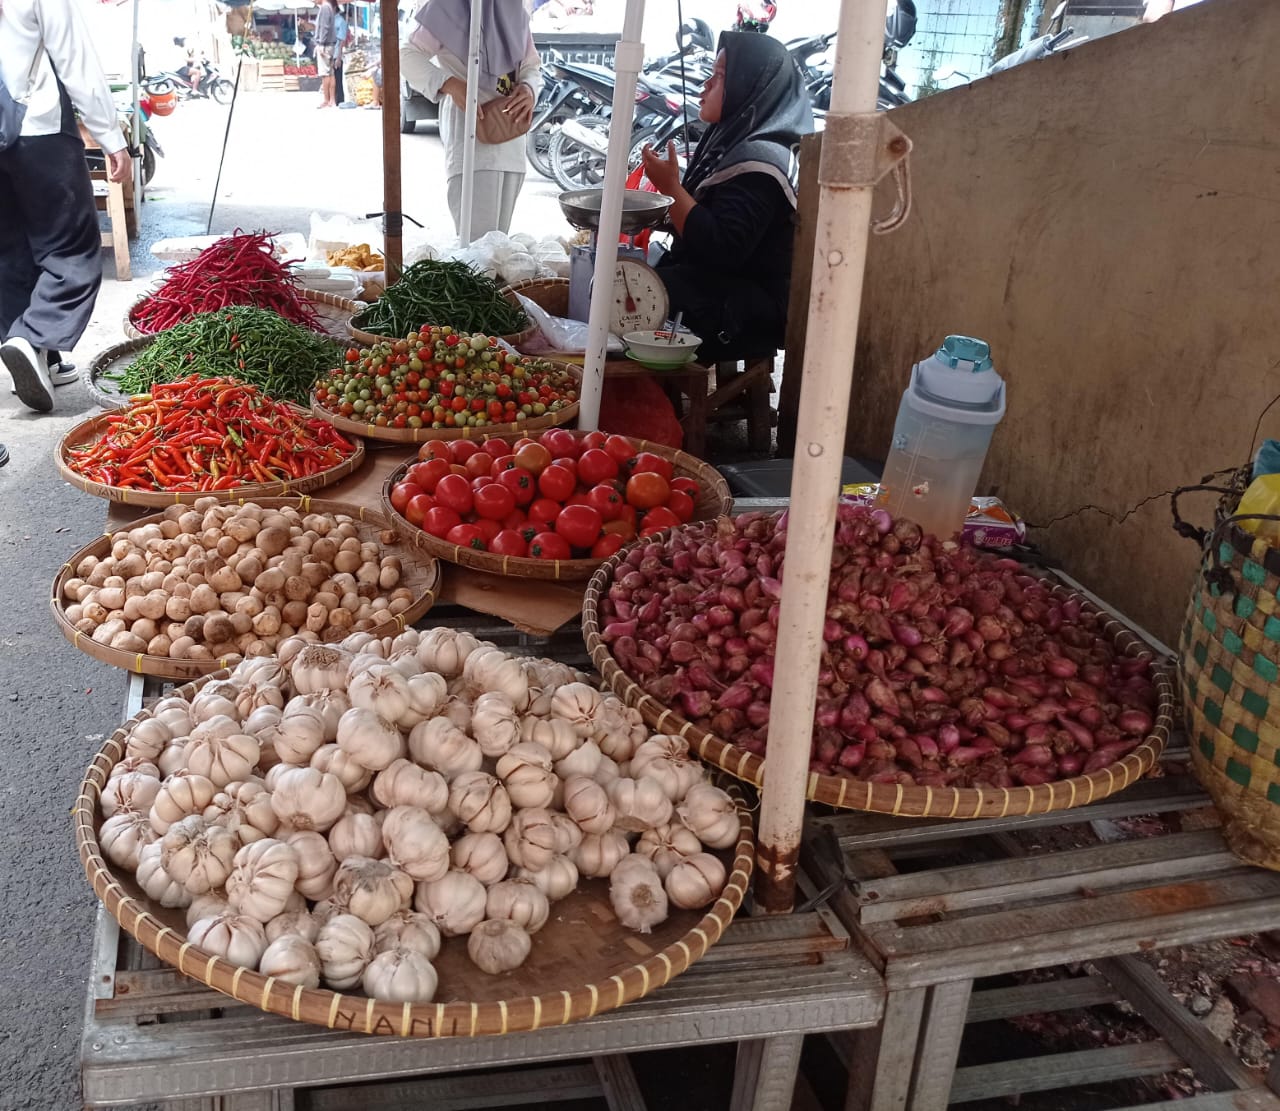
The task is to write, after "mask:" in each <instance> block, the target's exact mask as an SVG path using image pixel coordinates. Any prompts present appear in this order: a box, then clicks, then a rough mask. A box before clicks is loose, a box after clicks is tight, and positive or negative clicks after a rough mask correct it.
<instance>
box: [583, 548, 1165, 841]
mask: <svg viewBox="0 0 1280 1111" xmlns="http://www.w3.org/2000/svg"><path fill="white" fill-rule="evenodd" d="M626 555H627V552H626V550H625V549H624V550H623V551H621V552H619V553H618V554H617V555H615V556H613V557H612V558H611V559H609V560H608V561H607V562H606V563H605V564H604V566H602V567H601V568H600V570H599V571H597V572H596V573H595V575H594V576H593V577H592V579H591V583H590V585H588V587H587V594H586V598H585V600H584V602H583V608H582V631H583V635H584V637H585V639H586V643H587V650H588V652H590V654H591V661H592V663H594V664H595V666H596V670H597V671H599V672H600V674H601V675H602V676H604V679H605V681H606V682H607V683H608V684H609V686H610V687H611V688H612V689H613V691H614V693H616V694H617V695H618V697H619V698H621V699H622V700H623V701H624V702H626V703H627V704H628V705H629V706H634V707H636V708H637V709H638V710H639V711H640V713H641V714H642V715H643V717H644V720H645V721H646V722H647V723H648V724H649V726H650V727H651V728H652V729H654V730H655V731H657V732H660V733H674V734H676V735H678V736H680V737H683V738H684V739H685V740H686V741H688V742H689V747H690V749H692V750H693V751H694V752H696V753H697V754H698V756H700V757H701V758H702V759H703V760H705V761H707V762H708V763H711V764H715V765H716V766H717V767H720V768H723V769H724V770H725V771H727V772H728V773H729V774H730V775H732V776H735V777H737V778H738V779H742V780H745V781H746V782H748V783H754V784H755V785H756V786H760V785H762V784H763V782H764V768H765V761H764V759H763V758H762V757H759V756H756V755H755V754H754V753H750V752H747V751H746V750H745V749H741V748H737V747H736V746H734V745H733V744H731V743H729V742H727V741H725V740H722V739H721V738H720V737H717V736H716V735H715V734H714V733H708V732H707V731H706V730H704V729H701V728H699V727H698V726H696V725H694V724H693V723H692V722H690V721H687V720H686V719H685V718H684V717H683V716H682V715H681V714H679V713H677V712H676V711H675V710H672V709H671V708H669V707H667V706H665V705H663V704H662V703H661V702H659V701H658V700H657V699H655V698H653V697H652V696H651V695H649V694H647V693H646V692H645V691H644V689H643V688H642V687H641V686H640V685H639V684H638V683H635V682H634V681H633V680H632V679H631V678H630V677H629V676H628V675H627V674H626V673H625V672H624V671H623V670H622V668H621V667H620V666H619V665H618V662H617V661H616V660H615V659H614V658H613V655H612V654H611V653H610V651H609V647H608V645H606V644H605V643H604V641H603V640H602V639H601V637H600V623H599V603H600V597H601V595H602V594H604V593H605V592H606V591H607V590H608V589H609V586H610V584H611V583H612V582H613V572H614V570H615V569H616V567H617V566H618V564H619V563H620V562H621V561H622V560H623V559H625V558H626ZM1054 592H1055V593H1056V594H1057V595H1058V596H1059V597H1060V598H1061V599H1062V600H1066V599H1067V598H1075V599H1076V600H1077V601H1079V602H1080V603H1081V608H1082V610H1086V611H1090V612H1093V613H1100V614H1101V616H1102V617H1103V618H1104V624H1103V635H1104V636H1106V637H1107V638H1108V639H1109V640H1110V641H1111V643H1112V645H1113V646H1114V647H1115V648H1116V649H1117V651H1119V652H1121V653H1122V654H1124V655H1126V656H1140V655H1150V648H1149V647H1148V646H1147V644H1146V643H1145V642H1144V641H1142V640H1140V639H1139V638H1138V637H1137V636H1136V635H1135V634H1134V633H1132V632H1131V631H1130V630H1129V629H1128V628H1127V627H1126V626H1125V625H1123V624H1122V623H1121V622H1119V621H1117V620H1115V619H1114V618H1113V617H1111V616H1110V615H1109V614H1106V613H1102V611H1099V610H1098V609H1097V607H1096V606H1093V605H1091V604H1090V603H1089V601H1088V600H1087V599H1086V598H1084V597H1082V596H1080V595H1077V594H1075V593H1074V592H1073V591H1070V590H1067V589H1065V588H1063V587H1055V588H1054ZM1153 673H1154V682H1155V687H1156V692H1157V697H1158V704H1157V708H1156V712H1155V714H1154V715H1153V717H1154V722H1155V724H1154V726H1153V728H1152V731H1151V733H1150V734H1149V735H1148V736H1147V737H1146V738H1145V739H1144V740H1143V742H1142V743H1141V744H1140V745H1139V746H1138V747H1137V748H1135V749H1134V750H1133V751H1132V752H1130V753H1128V754H1126V755H1125V756H1124V757H1123V758H1122V759H1120V760H1119V761H1117V762H1116V763H1114V764H1112V765H1110V766H1109V767H1106V768H1103V769H1102V770H1101V771H1096V772H1092V773H1090V774H1089V775H1078V776H1073V777H1072V778H1070V779H1062V780H1058V781H1057V782H1055V783H1046V784H1042V785H1041V786H1038V787H905V786H903V785H901V784H893V783H868V782H866V781H864V780H859V779H845V778H843V777H840V776H833V775H819V774H818V773H816V772H810V773H809V778H808V781H807V782H806V784H805V797H806V798H808V799H811V800H812V801H814V802H821V803H826V804H827V805H828V806H835V807H840V808H843V809H848V810H869V811H873V812H875V813H879V814H893V815H895V816H896V817H903V818H994V817H1000V818H1003V817H1005V816H1007V815H1010V814H1044V813H1048V812H1049V811H1051V810H1067V809H1069V808H1071V807H1073V806H1085V805H1087V804H1088V803H1091V802H1095V801H1097V800H1098V799H1103V798H1106V797H1107V796H1108V795H1112V794H1115V793H1116V792H1117V791H1122V790H1124V788H1126V787H1128V786H1129V785H1130V784H1132V783H1135V782H1137V780H1139V779H1141V778H1142V776H1144V775H1145V774H1146V773H1147V772H1148V771H1149V770H1150V769H1151V767H1152V765H1153V764H1155V762H1156V760H1157V759H1159V757H1160V753H1161V752H1163V751H1164V746H1165V744H1166V742H1167V741H1168V739H1169V730H1170V728H1171V727H1172V725H1173V718H1174V708H1175V706H1176V704H1177V703H1176V699H1175V695H1174V687H1173V680H1172V677H1171V675H1170V673H1169V671H1168V670H1167V669H1165V668H1164V667H1154V668H1153Z"/></svg>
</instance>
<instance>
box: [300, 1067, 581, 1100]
mask: <svg viewBox="0 0 1280 1111" xmlns="http://www.w3.org/2000/svg"><path fill="white" fill-rule="evenodd" d="M600 1090H601V1088H600V1080H599V1078H598V1075H597V1072H596V1069H595V1068H593V1067H592V1065H590V1064H582V1065H558V1066H554V1067H551V1068H528V1069H517V1070H513V1071H510V1072H497V1073H471V1074H469V1075H460V1076H441V1077H433V1078H431V1079H429V1080H403V1081H396V1082H392V1083H388V1084H360V1085H355V1086H352V1087H349V1088H334V1089H329V1090H317V1091H313V1092H310V1093H308V1097H307V1107H308V1109H309V1111H410V1109H411V1108H420V1107H430V1108H431V1109H432V1111H471V1109H479V1108H486V1107H529V1106H533V1105H535V1104H538V1103H542V1102H549V1101H551V1100H574V1099H596V1098H599V1096H600Z"/></svg>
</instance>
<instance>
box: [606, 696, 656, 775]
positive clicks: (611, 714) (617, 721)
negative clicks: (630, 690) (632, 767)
mask: <svg viewBox="0 0 1280 1111" xmlns="http://www.w3.org/2000/svg"><path fill="white" fill-rule="evenodd" d="M592 737H594V738H595V741H596V743H597V744H598V745H599V746H600V751H601V752H603V753H604V754H605V755H606V756H607V757H609V759H610V760H613V761H616V762H617V763H619V764H625V763H626V762H627V761H628V760H630V759H631V757H632V756H634V755H635V751H636V749H637V748H639V747H640V745H642V744H643V743H644V742H645V741H646V740H647V739H648V737H649V731H648V729H646V728H645V724H644V718H643V717H641V715H640V711H639V710H637V709H636V708H635V707H634V706H627V705H626V704H625V703H623V701H622V700H621V699H620V698H615V697H614V696H613V695H605V696H604V697H603V698H602V699H601V700H600V705H599V707H598V708H597V709H596V715H595V732H594V733H593V734H592Z"/></svg>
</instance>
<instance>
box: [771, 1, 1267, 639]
mask: <svg viewBox="0 0 1280 1111" xmlns="http://www.w3.org/2000/svg"><path fill="white" fill-rule="evenodd" d="M1277 57H1280V3H1274V2H1272V0H1213V2H1212V3H1206V4H1204V5H1202V6H1199V7H1196V8H1192V9H1189V10H1187V11H1185V12H1180V13H1178V14H1177V15H1176V16H1171V17H1169V18H1167V19H1165V20H1162V21H1160V22H1159V23H1156V24H1153V25H1148V26H1140V27H1136V28H1134V29H1132V30H1129V31H1125V32H1123V33H1120V34H1117V35H1112V36H1110V37H1108V38H1105V39H1102V40H1099V41H1096V42H1091V43H1087V44H1085V45H1083V46H1082V47H1080V48H1079V49H1077V50H1074V51H1071V52H1069V53H1068V54H1066V55H1064V56H1061V57H1056V58H1050V59H1047V60H1044V61H1039V62H1035V63H1031V64H1029V65H1025V66H1022V67H1020V68H1018V69H1014V70H1011V71H1009V72H1007V73H1002V74H999V75H997V76H996V77H994V78H990V79H987V80H983V81H979V82H977V83H975V84H973V85H971V86H967V87H964V88H961V89H957V90H953V91H950V92H947V93H941V94H938V95H936V96H933V97H930V98H929V99H928V100H926V101H923V102H920V103H917V104H911V105H907V106H906V107H904V108H899V109H896V110H895V111H894V113H893V116H894V120H895V122H896V123H897V124H898V125H899V126H900V127H902V128H903V130H904V131H906V132H907V134H908V135H910V136H911V137H912V139H913V140H914V142H915V144H916V146H915V154H914V155H913V158H912V174H913V178H914V183H915V193H916V200H915V208H914V212H913V214H912V217H911V220H910V221H909V222H908V224H907V225H906V226H905V227H904V228H903V229H902V230H900V231H899V232H897V233H896V234H894V235H891V236H887V237H883V238H876V239H875V240H874V242H873V244H872V248H871V253H870V258H869V261H868V266H867V283H866V292H865V295H864V301H863V306H862V324H861V329H860V336H859V342H858V349H857V352H856V367H857V370H856V372H855V383H854V389H853V396H854V401H853V404H852V407H851V411H850V414H849V430H848V442H847V447H848V454H850V455H859V456H868V457H879V458H883V457H884V454H885V451H886V449H887V446H888V442H889V436H890V431H891V428H892V424H893V417H894V413H895V411H896V407H897V404H898V399H899V396H900V394H901V391H902V389H903V387H904V386H905V384H906V381H907V378H908V374H909V368H910V366H911V363H912V362H913V361H914V360H915V359H917V358H919V357H920V356H922V355H923V354H925V353H926V352H928V351H929V350H931V349H932V348H933V347H935V346H936V345H937V343H938V342H939V340H940V339H941V338H942V337H943V336H944V335H945V334H947V333H948V332H966V333H969V334H971V335H977V336H981V337H983V338H985V339H987V340H988V341H989V342H990V343H991V346H992V350H993V352H994V356H995V359H996V363H997V366H998V367H999V369H1000V370H1001V371H1002V373H1003V374H1004V376H1005V378H1006V380H1007V381H1008V383H1009V409H1008V415H1007V416H1006V418H1005V421H1004V423H1003V425H1002V426H1001V427H1000V428H999V430H998V431H997V433H996V437H995V440H994V443H993V445H992V449H991V454H990V456H989V458H988V463H987V468H986V471H985V473H984V476H983V483H982V487H981V488H980V489H981V490H985V491H986V492H994V493H997V494H999V495H1000V496H1002V497H1004V498H1005V499H1006V500H1007V501H1008V503H1009V504H1010V505H1012V506H1013V507H1015V508H1016V509H1018V510H1019V511H1021V512H1022V513H1023V514H1024V515H1025V516H1026V517H1027V518H1028V519H1029V520H1030V521H1033V522H1038V523H1047V522H1051V521H1054V520H1055V519H1056V518H1059V517H1061V516H1063V515H1067V514H1070V513H1071V512H1072V511H1073V510H1076V509H1077V508H1078V507H1081V506H1084V505H1093V506H1096V507H1098V508H1097V509H1096V510H1089V511H1086V512H1084V513H1081V514H1077V515H1074V516H1070V517H1067V518H1066V519H1065V520H1061V521H1058V522H1057V523H1054V524H1051V525H1050V526H1049V527H1047V528H1043V529H1040V530H1038V531H1036V532H1035V533H1034V539H1035V540H1036V541H1037V542H1038V543H1039V544H1040V545H1041V546H1042V547H1043V548H1044V549H1045V550H1046V551H1047V552H1048V553H1049V554H1050V556H1052V557H1054V558H1056V559H1058V560H1060V561H1061V563H1062V564H1063V565H1064V566H1065V567H1066V568H1067V569H1068V570H1070V571H1071V572H1073V573H1075V574H1077V575H1078V576H1080V577H1081V578H1082V579H1083V580H1084V581H1085V582H1086V583H1087V584H1089V585H1090V586H1091V587H1093V588H1095V589H1097V590H1098V591H1099V592H1100V593H1101V594H1103V595H1104V596H1105V597H1107V598H1108V599H1109V600H1111V601H1113V602H1114V603H1115V604H1117V605H1119V606H1121V607H1123V608H1124V609H1125V610H1126V611H1127V612H1128V613H1130V614H1131V615H1133V616H1134V617H1135V618H1137V619H1138V620H1140V621H1141V622H1143V623H1145V624H1146V625H1147V627H1148V628H1150V629H1151V630H1152V631H1153V632H1156V633H1158V634H1160V635H1162V636H1164V637H1165V638H1167V639H1173V638H1175V637H1176V630H1177V628H1178V626H1179V624H1180V620H1181V615H1182V611H1183V607H1184V603H1185V598H1186V595H1187V591H1188V588H1189V585H1190V578H1191V574H1192V571H1193V568H1194V566H1195V562H1196V553H1195V551H1194V549H1193V547H1192V545H1191V544H1190V543H1189V542H1188V541H1185V540H1180V539H1178V538H1177V537H1176V536H1175V535H1174V534H1173V532H1172V531H1171V529H1170V527H1169V520H1170V517H1169V509H1168V499H1167V498H1165V497H1155V499H1154V500H1153V501H1151V502H1150V503H1148V504H1147V505H1145V506H1144V507H1142V508H1139V509H1137V510H1136V511H1134V512H1132V513H1131V515H1129V516H1128V517H1126V518H1125V519H1124V520H1123V521H1121V520H1120V518H1121V517H1123V516H1124V514H1125V513H1126V512H1127V511H1129V510H1131V509H1132V508H1133V507H1134V506H1135V505H1137V503H1139V502H1140V501H1141V500H1142V499H1144V498H1147V497H1149V496H1151V495H1158V494H1160V492H1162V491H1166V490H1168V489H1170V488H1171V487H1175V486H1177V485H1179V484H1183V483H1192V482H1196V481H1198V480H1199V478H1200V477H1201V476H1202V475H1204V474H1206V473H1207V472H1209V471H1211V470H1214V469H1217V468H1220V467H1226V466H1230V465H1235V464H1238V463H1240V462H1242V461H1244V460H1245V459H1247V458H1248V455H1249V451H1250V439H1251V435H1252V433H1253V429H1254V425H1255V422H1256V421H1257V418H1258V414H1259V413H1260V412H1261V410H1262V409H1263V407H1264V406H1265V405H1266V403H1267V402H1268V401H1270V400H1271V399H1272V398H1273V397H1274V396H1275V395H1276V394H1277V393H1278V392H1280V299H1278V295H1280V66H1277V64H1276V58H1277ZM815 153H816V152H815V151H812V150H811V151H810V152H809V155H810V156H809V157H808V158H807V160H806V161H807V166H806V167H805V168H806V171H807V173H806V178H807V181H806V188H807V195H808V197H809V200H810V202H812V198H813V196H814V191H813V190H814V176H815V170H816V158H815V157H813V155H814V154H815ZM888 200H889V198H888V196H887V195H886V196H885V197H884V198H883V199H882V203H883V204H884V205H885V207H887V203H888ZM804 207H805V209H806V210H807V212H808V214H809V215H810V216H811V214H812V203H810V204H808V205H805V206H804ZM806 222H807V221H806ZM807 230H808V229H807V228H805V227H802V229H801V244H802V246H801V251H803V250H804V249H805V248H804V244H805V242H806V232H807ZM807 242H808V243H809V244H810V245H811V238H809V239H808V240H807ZM809 250H811V246H810V248H809ZM807 257H808V256H807V255H798V256H797V266H796V272H797V283H796V284H797V289H796V291H795V295H796V296H795V302H794V303H793V311H792V324H793V330H792V342H791V344H790V345H789V350H788V375H787V378H788V381H787V382H786V383H785V386H784V397H783V403H782V408H783V410H784V413H783V421H782V433H781V439H782V440H783V441H784V442H785V441H786V438H787V436H786V433H787V427H786V426H787V420H788V414H787V409H788V408H789V407H792V406H794V402H795V396H794V391H795V389H796V388H797V387H798V379H799V373H798V368H799V361H798V359H797V355H798V353H799V351H800V349H802V346H803V319H804V311H805V310H804V304H805V298H806V291H805V290H804V289H803V288H801V287H802V286H804V285H806V284H807V281H808V264H807V262H802V261H800V260H801V258H807ZM1263 434H1270V435H1273V436H1280V406H1277V407H1276V408H1275V410H1273V411H1272V413H1271V415H1270V416H1269V417H1268V418H1267V419H1266V420H1265V421H1264V422H1263ZM1191 504H1192V506H1193V507H1194V506H1195V505H1196V504H1198V505H1199V506H1200V507H1201V515H1202V517H1203V518H1204V519H1205V520H1207V518H1208V513H1209V508H1208V505H1209V503H1207V502H1205V501H1202V502H1200V503H1194V502H1193V503H1191Z"/></svg>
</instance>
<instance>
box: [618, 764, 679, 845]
mask: <svg viewBox="0 0 1280 1111" xmlns="http://www.w3.org/2000/svg"><path fill="white" fill-rule="evenodd" d="M607 789H608V792H609V801H610V802H611V803H612V804H613V808H614V810H615V811H616V812H617V819H616V820H615V822H614V825H615V826H616V827H617V828H618V829H620V830H623V831H624V832H626V833H639V832H641V831H642V830H646V829H653V828H654V827H655V826H663V825H666V824H667V823H668V822H669V821H671V800H670V799H669V798H668V797H667V793H666V791H665V790H663V787H662V784H660V783H658V782H657V781H656V780H653V779H648V778H645V779H629V778H621V777H620V778H618V779H615V780H614V781H613V782H612V783H610V784H609V786H608V788H607Z"/></svg>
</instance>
